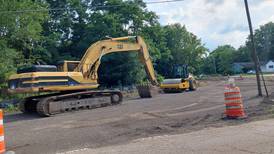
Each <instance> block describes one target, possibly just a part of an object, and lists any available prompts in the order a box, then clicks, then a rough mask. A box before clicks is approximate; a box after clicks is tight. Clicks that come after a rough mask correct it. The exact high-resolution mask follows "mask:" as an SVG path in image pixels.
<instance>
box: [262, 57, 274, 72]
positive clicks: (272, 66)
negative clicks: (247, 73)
mask: <svg viewBox="0 0 274 154" xmlns="http://www.w3.org/2000/svg"><path fill="white" fill-rule="evenodd" d="M261 70H262V72H274V62H273V61H272V60H270V61H268V62H267V63H266V64H264V65H261Z"/></svg>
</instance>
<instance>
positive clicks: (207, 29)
mask: <svg viewBox="0 0 274 154" xmlns="http://www.w3.org/2000/svg"><path fill="white" fill-rule="evenodd" d="M151 1H157V0H145V2H151ZM248 2H249V9H250V13H251V18H252V24H253V29H257V28H259V26H260V25H263V24H265V23H267V22H270V21H272V22H274V0H249V1H248ZM147 7H148V9H149V10H150V11H153V12H156V14H157V15H158V16H159V19H160V23H161V24H162V25H168V24H173V23H181V24H182V25H185V26H186V28H187V29H188V30H189V31H190V32H192V33H194V34H195V35H197V36H198V37H199V38H201V40H202V42H203V43H204V44H205V46H206V47H207V48H209V49H210V50H211V51H212V50H214V49H215V48H216V47H218V46H220V45H224V44H230V45H232V46H233V47H235V48H238V47H240V46H241V45H244V43H245V41H246V38H247V36H248V35H249V29H248V23H247V18H246V13H245V6H244V0H184V1H181V2H171V3H161V4H148V5H147Z"/></svg>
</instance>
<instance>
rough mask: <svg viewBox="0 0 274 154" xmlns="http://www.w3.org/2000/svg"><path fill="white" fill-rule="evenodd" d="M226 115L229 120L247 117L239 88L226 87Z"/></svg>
mask: <svg viewBox="0 0 274 154" xmlns="http://www.w3.org/2000/svg"><path fill="white" fill-rule="evenodd" d="M224 97H225V108H226V109H225V115H226V117H228V118H243V117H245V112H244V106H243V102H242V95H241V92H240V88H239V87H231V86H228V87H225V92H224Z"/></svg>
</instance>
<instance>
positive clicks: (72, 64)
mask: <svg viewBox="0 0 274 154" xmlns="http://www.w3.org/2000/svg"><path fill="white" fill-rule="evenodd" d="M79 63H80V61H69V60H64V61H60V62H58V65H57V70H58V72H73V71H74V69H75V68H76V67H77V66H78V65H79Z"/></svg>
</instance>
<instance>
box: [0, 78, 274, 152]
mask: <svg viewBox="0 0 274 154" xmlns="http://www.w3.org/2000/svg"><path fill="white" fill-rule="evenodd" d="M267 80H268V81H267V84H268V85H269V87H268V88H269V91H270V92H272V91H273V90H272V89H273V87H274V81H273V80H272V77H268V78H267ZM203 85H204V86H203V87H200V88H199V89H198V90H197V91H194V92H184V93H177V94H160V95H157V96H156V97H154V98H152V99H138V98H131V99H127V100H126V101H124V102H123V104H122V105H117V106H108V107H104V108H98V109H94V110H85V111H79V112H73V113H70V114H69V113H65V114H61V115H58V116H54V117H49V118H40V117H38V116H35V115H24V114H21V113H17V114H11V115H6V116H5V121H4V122H5V131H6V132H5V133H6V134H5V140H6V142H7V148H8V150H13V151H15V152H16V153H19V154H20V153H27V154H31V153H33V154H36V153H58V152H63V151H68V150H74V149H79V148H86V147H88V148H94V147H100V146H107V145H113V144H122V143H125V142H128V141H130V140H133V139H137V138H140V137H148V136H154V135H160V134H176V133H186V132H190V131H195V130H200V129H204V128H207V127H223V126H226V125H235V124H242V123H245V122H250V121H254V120H261V119H267V118H272V117H274V107H273V105H272V104H271V103H261V102H262V101H263V99H262V98H259V97H256V95H257V89H256V83H255V79H253V78H245V79H244V80H237V85H238V86H240V88H241V92H242V95H243V100H244V107H245V112H246V114H247V115H248V118H246V119H242V120H225V119H222V117H223V116H224V115H223V112H224V101H223V99H224V98H223V90H224V85H225V81H222V80H218V81H206V84H203Z"/></svg>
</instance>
